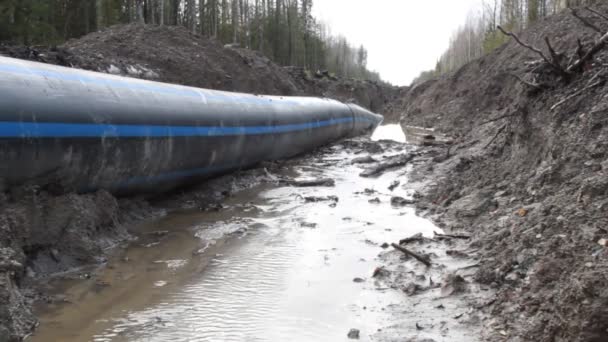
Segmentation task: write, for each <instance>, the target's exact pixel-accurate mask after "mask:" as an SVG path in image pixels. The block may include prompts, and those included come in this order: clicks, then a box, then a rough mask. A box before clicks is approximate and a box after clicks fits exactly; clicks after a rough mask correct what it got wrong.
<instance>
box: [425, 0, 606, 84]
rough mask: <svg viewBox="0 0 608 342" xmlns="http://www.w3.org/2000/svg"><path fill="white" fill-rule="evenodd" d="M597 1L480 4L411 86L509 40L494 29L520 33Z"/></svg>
mask: <svg viewBox="0 0 608 342" xmlns="http://www.w3.org/2000/svg"><path fill="white" fill-rule="evenodd" d="M594 2H597V0H595V1H594V0H483V1H482V3H481V8H480V9H479V10H478V11H474V12H471V13H470V14H469V15H468V17H467V19H466V22H465V24H464V25H462V26H461V27H460V28H459V29H458V30H457V31H456V32H454V34H453V35H452V37H451V39H450V44H449V47H448V49H447V50H446V51H445V52H444V54H443V55H442V56H441V57H440V58H439V60H438V61H437V64H436V67H435V69H434V70H429V71H424V72H422V73H421V74H420V76H419V77H418V78H417V79H416V80H414V82H413V83H414V84H415V83H419V82H422V81H425V80H427V79H429V78H432V77H435V76H438V75H441V74H444V73H448V72H451V71H455V70H456V69H458V68H460V67H461V66H463V65H464V64H466V63H468V62H470V61H472V60H474V59H476V58H479V57H481V56H483V55H485V54H487V53H489V52H491V51H493V50H494V49H496V48H497V47H499V46H500V45H502V44H503V43H505V42H506V41H507V40H509V39H510V37H508V36H506V35H504V34H502V33H501V32H500V31H499V30H498V29H497V27H498V26H499V25H500V26H501V27H503V28H505V29H506V30H508V31H513V32H520V31H522V30H524V29H526V28H527V27H528V26H529V25H531V24H533V23H535V22H536V21H538V20H541V19H543V18H545V17H547V16H550V15H552V14H555V13H557V12H559V11H562V10H564V9H566V8H569V7H572V6H582V5H586V4H590V3H594Z"/></svg>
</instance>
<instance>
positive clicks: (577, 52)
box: [576, 38, 585, 58]
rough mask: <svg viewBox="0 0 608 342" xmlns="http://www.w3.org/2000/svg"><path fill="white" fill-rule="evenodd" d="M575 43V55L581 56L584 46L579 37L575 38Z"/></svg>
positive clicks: (583, 52) (583, 53)
mask: <svg viewBox="0 0 608 342" xmlns="http://www.w3.org/2000/svg"><path fill="white" fill-rule="evenodd" d="M576 44H577V45H578V46H577V48H576V55H577V56H578V58H583V56H584V55H585V47H584V46H583V43H581V39H580V38H579V39H577V40H576Z"/></svg>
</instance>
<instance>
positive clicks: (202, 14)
mask: <svg viewBox="0 0 608 342" xmlns="http://www.w3.org/2000/svg"><path fill="white" fill-rule="evenodd" d="M198 6H199V8H198V13H199V14H198V16H199V18H198V20H199V23H200V25H201V29H200V32H201V35H202V36H204V35H205V34H206V33H207V32H206V31H207V30H206V29H205V23H206V22H207V19H206V18H205V6H206V4H205V0H200V1H199V3H198Z"/></svg>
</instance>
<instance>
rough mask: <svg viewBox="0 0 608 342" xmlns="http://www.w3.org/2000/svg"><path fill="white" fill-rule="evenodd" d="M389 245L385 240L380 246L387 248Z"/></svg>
mask: <svg viewBox="0 0 608 342" xmlns="http://www.w3.org/2000/svg"><path fill="white" fill-rule="evenodd" d="M389 246H390V245H389V244H388V243H387V242H385V243H383V244H381V245H380V247H382V248H383V249H387V248H388V247H389Z"/></svg>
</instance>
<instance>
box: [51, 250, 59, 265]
mask: <svg viewBox="0 0 608 342" xmlns="http://www.w3.org/2000/svg"><path fill="white" fill-rule="evenodd" d="M59 257H60V256H59V251H57V250H56V249H55V248H51V258H53V260H55V262H59Z"/></svg>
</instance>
